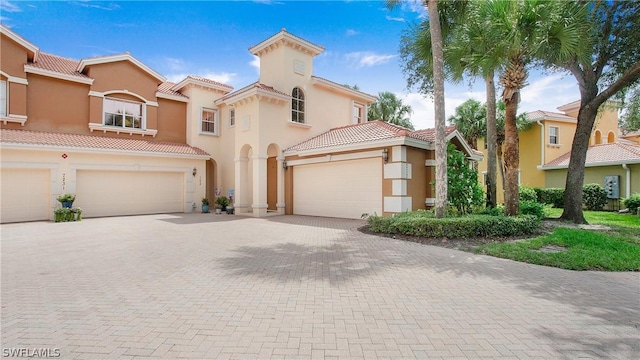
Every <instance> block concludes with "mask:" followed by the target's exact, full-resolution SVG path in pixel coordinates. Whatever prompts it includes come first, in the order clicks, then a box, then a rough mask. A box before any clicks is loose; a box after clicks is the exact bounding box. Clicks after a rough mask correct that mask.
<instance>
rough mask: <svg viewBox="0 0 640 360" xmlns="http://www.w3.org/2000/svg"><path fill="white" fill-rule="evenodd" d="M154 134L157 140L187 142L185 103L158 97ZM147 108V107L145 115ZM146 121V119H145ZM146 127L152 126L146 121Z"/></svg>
mask: <svg viewBox="0 0 640 360" xmlns="http://www.w3.org/2000/svg"><path fill="white" fill-rule="evenodd" d="M158 105H159V106H158V107H157V108H156V109H155V111H156V112H157V116H156V119H157V124H156V127H155V128H156V129H157V130H158V135H156V140H157V141H171V142H177V143H186V142H187V126H186V121H185V119H186V117H187V104H186V103H184V102H179V101H172V100H165V99H158ZM148 115H149V109H147V116H148ZM147 121H148V120H147ZM147 127H148V128H152V127H151V124H149V122H147Z"/></svg>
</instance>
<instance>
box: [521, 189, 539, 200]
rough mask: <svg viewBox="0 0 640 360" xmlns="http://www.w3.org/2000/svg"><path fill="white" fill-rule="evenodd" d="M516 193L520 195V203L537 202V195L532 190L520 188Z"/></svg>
mask: <svg viewBox="0 0 640 360" xmlns="http://www.w3.org/2000/svg"><path fill="white" fill-rule="evenodd" d="M518 192H519V193H520V201H538V194H536V191H535V190H534V189H533V188H530V187H526V186H520V187H519V188H518Z"/></svg>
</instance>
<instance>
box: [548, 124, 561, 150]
mask: <svg viewBox="0 0 640 360" xmlns="http://www.w3.org/2000/svg"><path fill="white" fill-rule="evenodd" d="M549 144H551V145H558V144H559V141H558V128H557V127H555V126H550V127H549Z"/></svg>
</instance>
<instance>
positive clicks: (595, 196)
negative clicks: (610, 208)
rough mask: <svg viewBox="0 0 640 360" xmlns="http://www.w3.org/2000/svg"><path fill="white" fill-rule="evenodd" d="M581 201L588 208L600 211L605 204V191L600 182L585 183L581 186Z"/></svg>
mask: <svg viewBox="0 0 640 360" xmlns="http://www.w3.org/2000/svg"><path fill="white" fill-rule="evenodd" d="M582 201H583V202H584V205H585V206H586V207H587V209H588V210H597V211H600V210H602V208H604V206H605V205H606V204H607V193H606V192H605V191H604V187H603V186H602V185H600V184H587V185H585V186H583V187H582Z"/></svg>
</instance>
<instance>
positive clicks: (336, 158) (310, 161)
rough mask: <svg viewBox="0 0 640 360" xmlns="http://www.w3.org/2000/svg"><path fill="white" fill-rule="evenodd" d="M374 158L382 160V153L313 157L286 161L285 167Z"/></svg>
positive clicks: (377, 151)
mask: <svg viewBox="0 0 640 360" xmlns="http://www.w3.org/2000/svg"><path fill="white" fill-rule="evenodd" d="M376 157H379V158H382V151H379V150H373V151H363V152H358V153H351V154H340V155H325V156H320V157H314V158H309V159H298V160H291V161H287V166H296V165H309V164H318V163H327V162H336V161H347V160H359V159H369V158H376Z"/></svg>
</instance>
